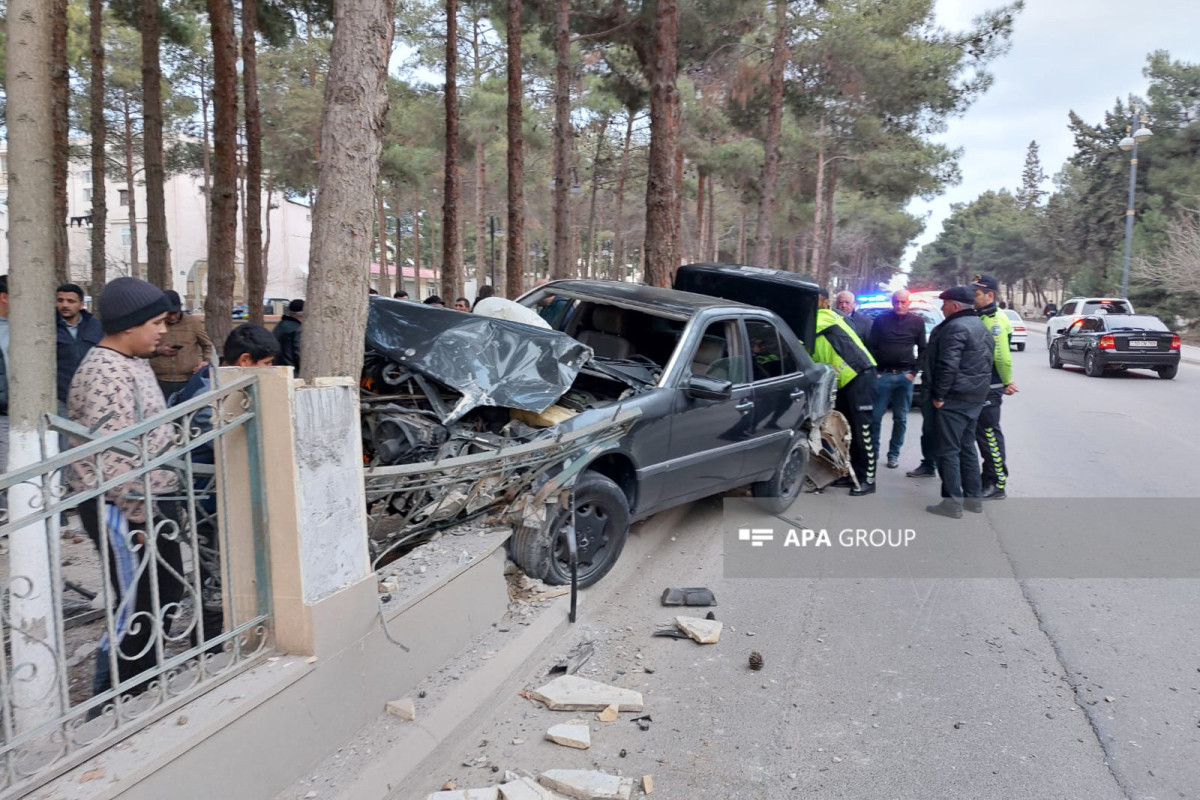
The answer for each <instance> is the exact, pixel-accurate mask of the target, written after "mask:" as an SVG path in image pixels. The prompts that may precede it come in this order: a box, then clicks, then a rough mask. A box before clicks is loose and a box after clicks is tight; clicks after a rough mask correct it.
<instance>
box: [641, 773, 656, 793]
mask: <svg viewBox="0 0 1200 800" xmlns="http://www.w3.org/2000/svg"><path fill="white" fill-rule="evenodd" d="M642 794H654V776H653V775H643V776H642Z"/></svg>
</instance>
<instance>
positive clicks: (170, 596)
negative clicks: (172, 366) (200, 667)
mask: <svg viewBox="0 0 1200 800" xmlns="http://www.w3.org/2000/svg"><path fill="white" fill-rule="evenodd" d="M169 308H170V302H169V301H168V299H167V296H166V295H165V294H164V293H163V291H162V290H161V289H158V288H157V287H155V286H153V285H152V284H149V283H147V282H146V281H143V280H139V279H137V278H117V279H116V280H114V281H112V282H111V283H109V284H108V285H107V286H105V287H104V291H103V292H101V294H100V299H99V302H98V305H97V311H98V313H99V316H100V321H101V324H102V326H103V328H104V338H103V339H101V340H100V343H99V344H97V345H96V346H95V347H93V348H92V349H91V350H89V351H88V354H87V355H86V356H84V359H83V361H82V362H80V364H79V369H78V370H76V372H75V377H74V378H73V379H72V380H71V390H70V392H69V394H68V396H67V414H68V416H69V417H70V418H71V419H72V420H74V421H75V422H78V423H79V424H80V425H82V426H83V427H85V428H88V429H92V430H94V431H95V433H96V435H97V436H104V435H106V434H110V433H115V432H117V431H121V430H124V429H126V428H129V427H132V426H134V425H136V424H138V423H139V422H141V421H142V420H144V419H147V418H149V417H152V416H154V415H156V414H159V413H161V412H163V411H165V410H166V401H165V400H164V399H163V395H162V391H161V390H160V389H159V387H158V381H156V380H155V377H154V372H153V370H151V369H150V364H149V362H148V361H147V359H149V358H150V356H152V355H153V354H154V353H155V351H156V350H157V348H158V345H159V340H160V339H161V338H162V336H163V334H164V333H165V332H166V326H167V323H166V319H167V311H168V310H169ZM143 442H144V446H145V447H147V448H148V450H149V452H148V453H147V457H148V458H154V457H155V456H157V455H158V454H160V453H162V452H164V451H165V450H167V449H168V448H169V447H170V446H171V442H172V435H171V430H170V427H169V426H162V427H159V428H155V429H154V430H152V431H150V432H149V433H148V434H146V436H145V438H144V440H143ZM137 462H138V460H137V459H135V458H133V457H131V456H129V455H126V454H124V453H117V452H113V451H108V452H106V453H104V455H103V457H102V467H101V470H102V473H103V474H102V475H101V476H97V475H95V464H94V462H92V461H91V460H90V459H89V460H88V461H87V462H84V463H77V464H75V465H74V469H73V471H72V475H71V476H70V479H71V483H72V485H73V486H74V488H75V489H76V491H83V490H86V489H87V488H89V487H92V486H95V485H96V480H97V478H98V477H99V478H100V479H101V480H104V481H110V480H112V479H114V478H119V477H120V476H121V475H124V474H126V473H132V472H133V471H134V470H135V469H136V468H137ZM147 479H148V481H149V491H150V498H146V497H145V492H146V482H147ZM178 489H179V478H178V476H177V475H176V474H175V473H174V472H172V471H170V470H165V469H156V470H153V471H151V472H150V473H149V474H141V475H134V476H131V478H130V480H129V481H127V482H125V483H122V484H120V485H118V486H116V487H115V488H113V489H111V490H109V491H108V492H107V493H106V494H105V496H104V497H103V503H100V502H97V501H88V502H85V503H83V504H82V505H81V506H80V508H79V512H80V514H79V515H80V518H81V519H82V521H83V527H84V529H85V530H86V531H87V534H88V536H89V537H91V539H92V541H93V542H94V543H95V544H96V546H97V548H98V549H99V550H100V553H101V554H102V557H103V554H104V553H107V554H108V570H109V577H110V580H111V585H112V586H113V587H114V589H115V590H117V591H118V592H119V594H120V598H119V601H118V600H117V598H114V602H113V613H114V628H115V632H116V648H115V650H116V653H115V656H116V657H115V662H116V666H117V672H116V674H113V672H112V663H113V655H114V654H113V647H112V643H111V642H110V641H109V639H108V636H107V634H105V636H104V638H102V639H101V642H100V648H99V649H98V650H97V652H96V676H95V679H94V681H93V689H94V691H95V692H96V693H100V692H103V691H106V690H107V689H109V688H111V687H113V686H116V685H117V684H118V683H123V682H125V681H128V680H130V679H131V678H133V677H134V676H136V675H139V674H141V673H142V672H145V671H146V670H148V669H151V668H153V667H155V666H156V659H157V651H158V650H159V648H156V647H153V646H150V644H149V642H150V637H151V636H153V635H155V634H156V629H157V626H156V625H153V624H148V623H147V622H146V620H148V619H154V618H162V614H161V611H160V610H161V609H170V608H174V607H176V604H177V603H178V601H179V600H180V598H181V597H182V596H183V589H184V587H183V585H182V584H181V583H180V581H179V579H178V578H177V577H176V576H181V575H183V574H184V573H183V558H182V552H181V550H180V540H181V539H183V540H187V539H188V537H187V536H186V535H181V536H179V537H175V536H165V535H158V533H157V532H156V531H161V530H167V529H169V528H170V527H171V526H161V525H160V523H162V522H163V521H164V520H167V519H170V520H175V521H176V522H178V521H179V519H180V516H181V515H180V514H179V509H178V504H177V503H175V502H164V501H162V500H154V501H153V502H148V499H152V498H157V497H160V496H162V495H165V494H170V493H177V492H178ZM147 536H152V537H153V538H154V546H153V547H149V546H148V544H149V542H147ZM101 537H103V539H104V540H105V541H106V542H107V545H105V546H102V545H101ZM155 553H157V558H156V559H155V562H154V564H152V565H147V564H145V563H144V562H147V561H148V560H149V559H151V558H154V554H155ZM150 567H156V568H155V569H151V568H150ZM152 575H154V576H156V583H157V593H158V602H159V605H158V608H155V607H154V597H153V593H154V591H155V589H154V586H153V584H152V577H151V576H152ZM137 620H141V622H140V623H138V622H137ZM171 622H172V619H171V617H170V616H169V615H168V616H167V617H166V618H165V619H163V626H164V630H166V631H169V630H170V625H171ZM144 688H145V686H144V684H143V685H142V686H140V687H137V688H135V689H133V690H132V691H133V692H137V691H139V690H140V689H144Z"/></svg>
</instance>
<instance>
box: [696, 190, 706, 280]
mask: <svg viewBox="0 0 1200 800" xmlns="http://www.w3.org/2000/svg"><path fill="white" fill-rule="evenodd" d="M707 189H708V173H707V172H705V170H703V169H699V170H697V174H696V260H697V261H704V260H705V257H704V251H705V249H706V246H707V244H708V231H707V230H706V229H705V227H704V222H705V218H704V210H705V209H704V204H705V202H706V199H705V198H706V194H705V192H706V191H707Z"/></svg>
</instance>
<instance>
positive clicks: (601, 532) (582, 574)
mask: <svg viewBox="0 0 1200 800" xmlns="http://www.w3.org/2000/svg"><path fill="white" fill-rule="evenodd" d="M569 514H570V511H569V510H567V509H561V508H560V509H558V510H557V512H556V513H555V515H554V518H553V519H552V520H551V521H550V524H549V525H548V526H547V527H546V530H547V531H548V532H549V534H548V535H547V536H544V537H541V541H542V542H543V547H544V548H545V549H546V552H545V555H546V557H545V560H544V572H543V574H542V575H541V576H540V577H541V579H542V580H544V581H545V582H546V583H549V584H553V585H563V584H569V583H570V582H571V560H570V550H569V548H568V546H567V524H568V522H569V519H568V517H569ZM629 519H630V513H629V501H628V500H627V499H626V497H625V493H624V492H623V491H621V487H619V486H617V484H615V483H613V482H612V480H611V479H609V478H607V477H606V476H604V475H601V474H600V473H598V472H585V473H584V474H583V476H582V477H581V478H580V479H579V482H578V483H577V484H575V542H576V546H577V548H578V559H579V560H578V570H579V576H578V582H579V586H580V588H583V587H587V586H591V585H592V584H594V583H596V582H597V581H599V580H600V579H601V578H603V577H604V576H605V575H607V574H608V571H609V570H610V569H612V568H613V565H614V564H616V563H617V558H618V557H620V555H621V551H622V550H623V549H624V548H625V540H626V539H627V538H629ZM518 563H520V562H518Z"/></svg>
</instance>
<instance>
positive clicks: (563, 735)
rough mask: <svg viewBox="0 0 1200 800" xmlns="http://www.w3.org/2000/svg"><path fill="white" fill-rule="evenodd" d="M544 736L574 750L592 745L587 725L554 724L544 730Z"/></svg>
mask: <svg viewBox="0 0 1200 800" xmlns="http://www.w3.org/2000/svg"><path fill="white" fill-rule="evenodd" d="M609 708H612V706H609ZM546 738H547V739H549V740H550V741H552V742H554V743H555V744H561V745H562V746H563V747H574V748H575V749H576V750H587V749H588V748H589V747H591V746H592V731H591V729H590V728H588V726H587V725H570V724H564V725H555V726H554V727H553V728H551V729H550V730H548V731H546Z"/></svg>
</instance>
